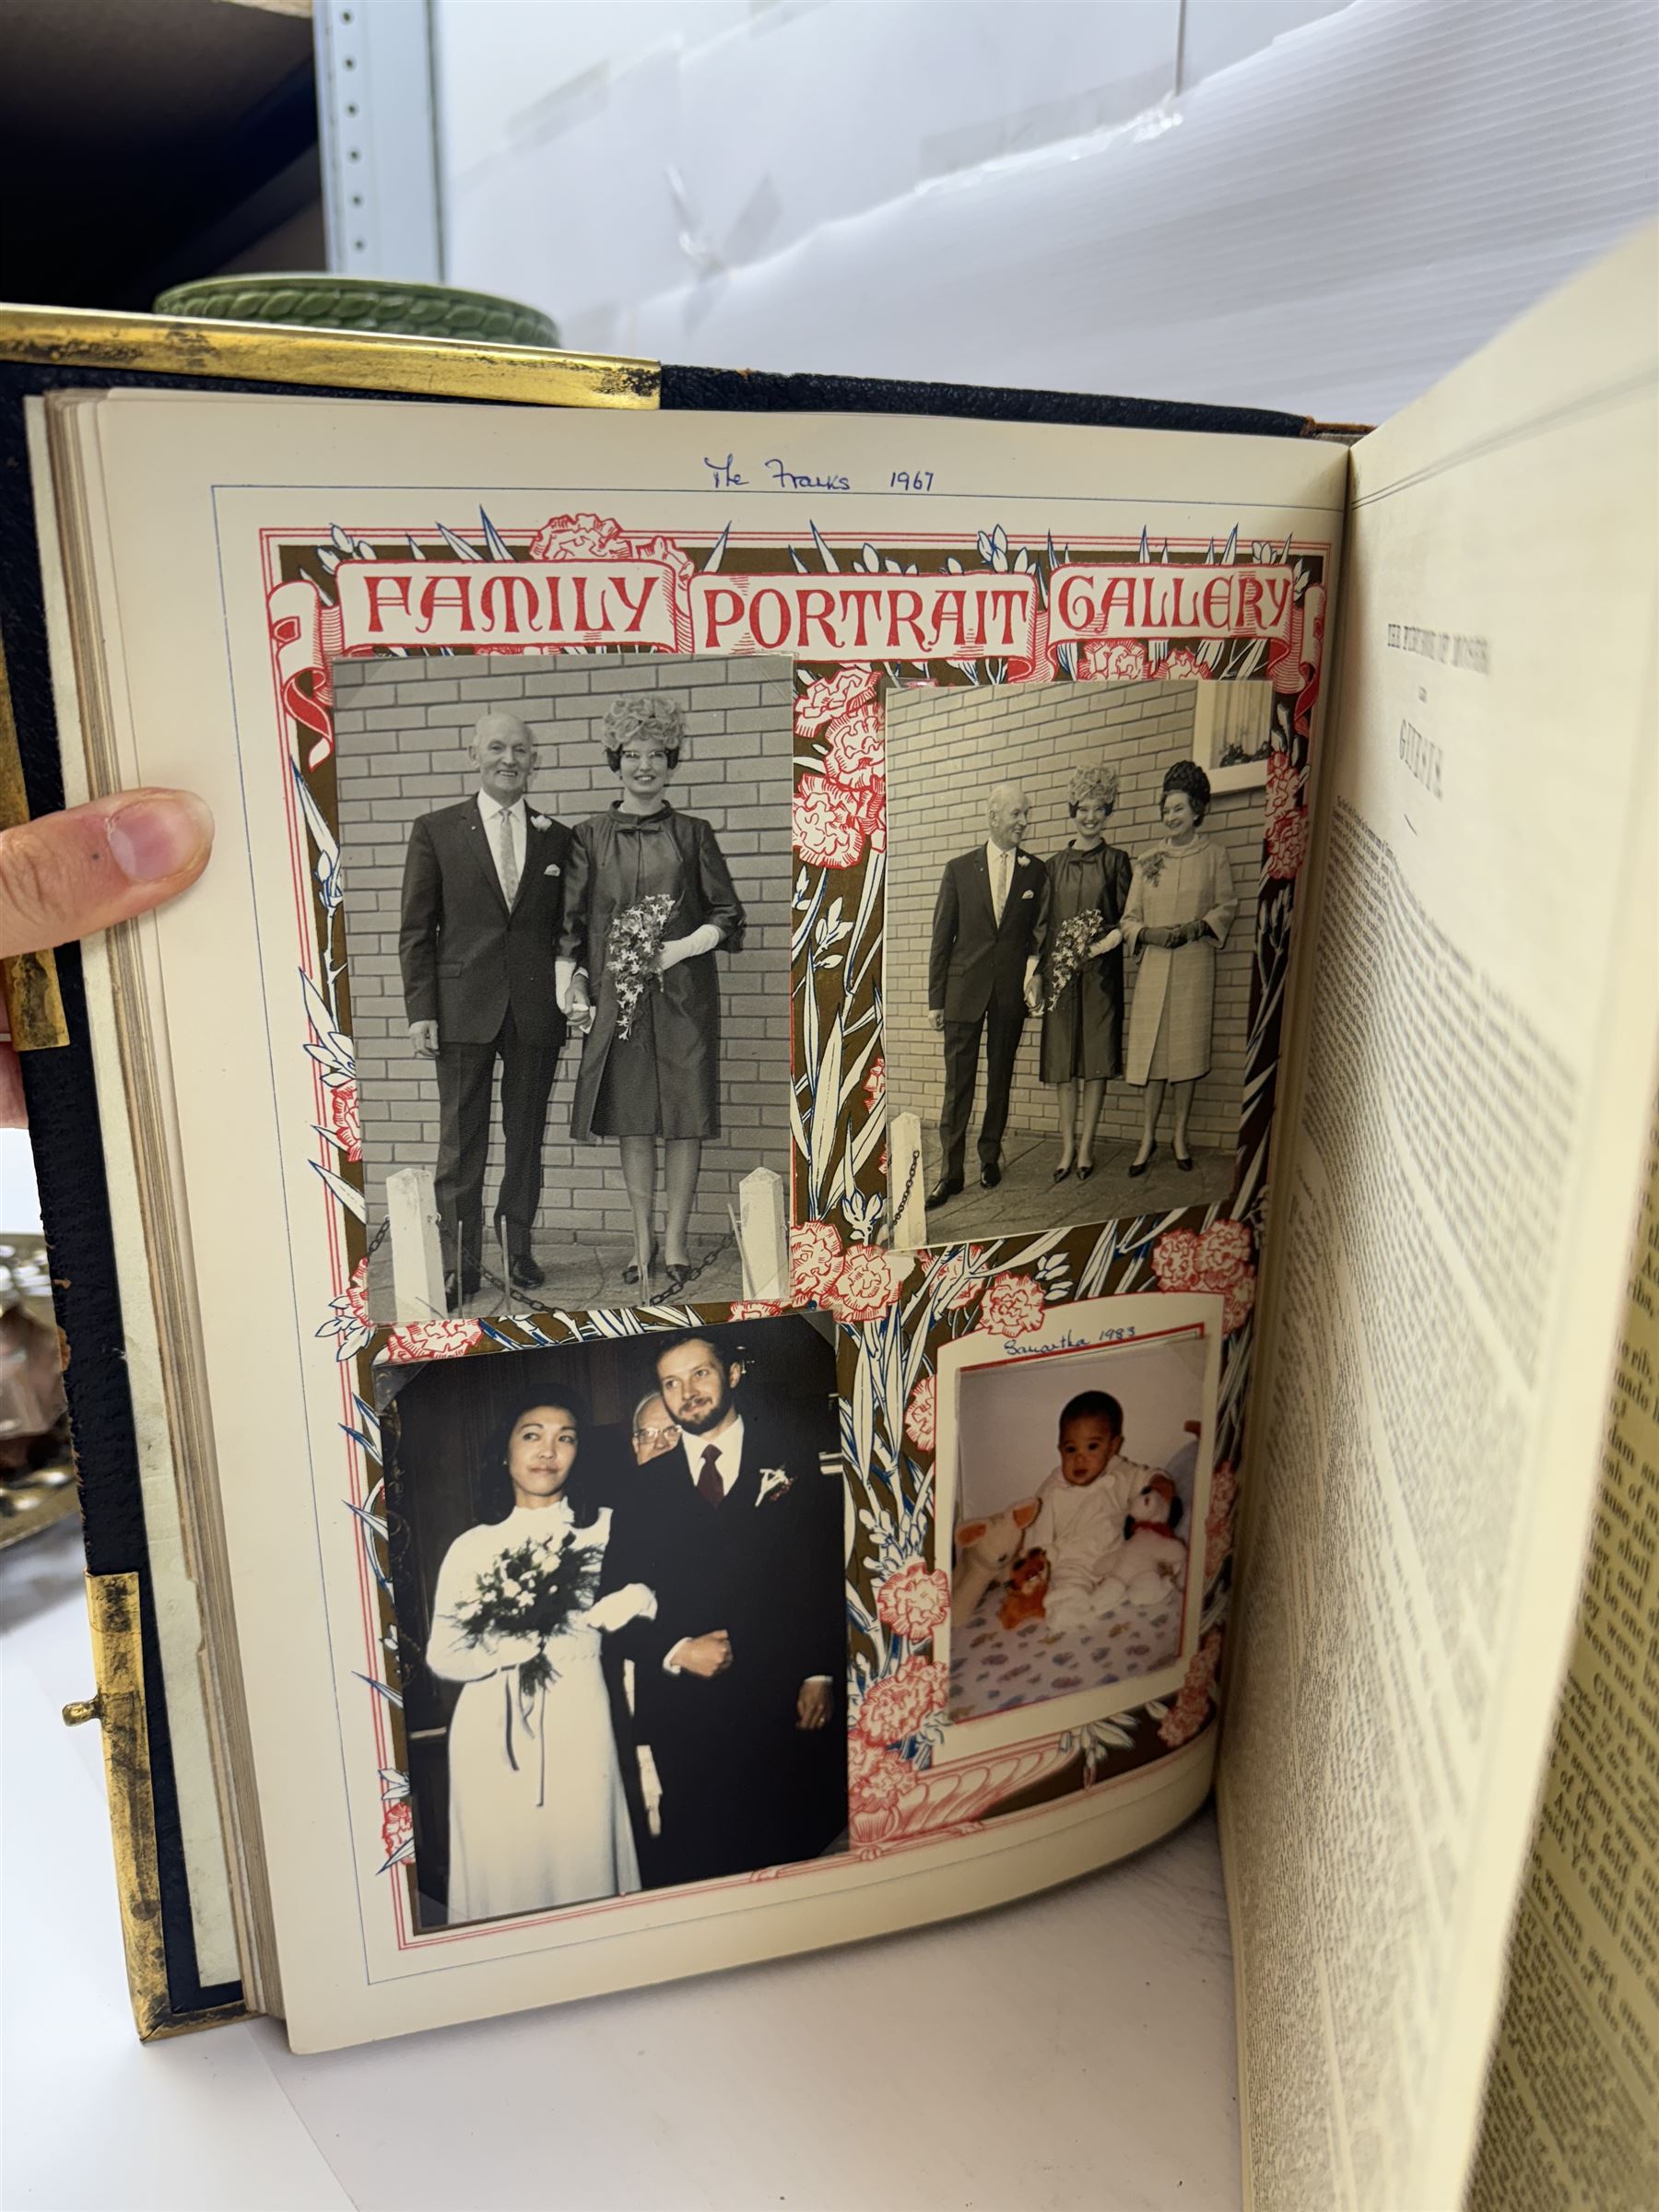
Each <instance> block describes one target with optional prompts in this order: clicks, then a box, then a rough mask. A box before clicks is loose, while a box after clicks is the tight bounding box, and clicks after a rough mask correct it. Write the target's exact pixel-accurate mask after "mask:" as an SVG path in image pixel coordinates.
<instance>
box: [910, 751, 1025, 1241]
mask: <svg viewBox="0 0 1659 2212" xmlns="http://www.w3.org/2000/svg"><path fill="white" fill-rule="evenodd" d="M985 818H986V826H987V829H988V830H989V835H988V836H987V838H986V841H985V842H984V843H983V844H982V845H976V846H975V847H974V849H973V851H972V852H971V853H960V854H959V855H958V857H957V858H956V859H955V860H951V861H947V863H946V864H945V873H944V875H943V877H941V878H940V881H939V895H938V898H937V899H936V900H935V903H934V920H933V945H932V948H931V950H930V952H929V955H928V961H927V1013H928V1019H929V1020H930V1021H931V1022H932V1023H933V1026H934V1028H935V1030H939V1031H940V1032H941V1033H942V1034H943V1036H944V1039H945V1100H944V1104H943V1105H942V1106H941V1108H940V1110H939V1143H940V1147H941V1149H942V1151H943V1153H944V1160H943V1163H942V1165H941V1167H940V1171H939V1180H938V1182H936V1183H935V1185H934V1187H933V1189H932V1190H931V1191H929V1192H928V1194H927V1204H928V1205H929V1206H944V1205H945V1204H946V1203H947V1201H948V1200H949V1199H952V1198H954V1197H955V1196H956V1194H957V1193H958V1192H959V1190H960V1189H961V1187H962V1169H963V1162H964V1159H965V1156H966V1153H967V1148H968V1118H969V1116H970V1114H971V1112H972V1111H973V1092H974V1086H975V1085H976V1084H977V1082H978V1080H979V1065H980V1041H981V1039H982V1038H983V1040H984V1046H985V1110H984V1114H983V1116H982V1120H981V1122H980V1134H979V1158H980V1182H982V1184H983V1185H984V1187H985V1189H986V1190H988V1191H989V1190H994V1189H995V1187H996V1185H997V1184H998V1183H999V1182H1001V1181H1002V1140H1003V1131H1004V1130H1005V1129H1006V1127H1007V1123H1008V1091H1009V1088H1010V1087H1011V1085H1012V1083H1013V1081H1014V1059H1015V1055H1016V1053H1018V1050H1019V1039H1020V1033H1021V1031H1022V1030H1024V1028H1025V1018H1026V1016H1027V1014H1028V1013H1031V1014H1035V1013H1037V1012H1038V1011H1039V1010H1040V1009H1041V1003H1042V1002H1041V993H1040V989H1039V985H1038V981H1037V963H1038V960H1039V959H1040V958H1041V952H1042V946H1043V940H1044V938H1045V937H1046V935H1047V934H1048V908H1049V890H1048V871H1047V869H1046V868H1045V867H1044V866H1043V865H1042V863H1041V861H1040V860H1039V859H1038V858H1037V856H1036V854H1035V853H1026V852H1023V851H1022V850H1021V849H1020V842H1019V841H1020V839H1021V838H1022V837H1023V836H1024V835H1025V830H1026V824H1027V823H1028V822H1029V821H1030V818H1031V802H1030V798H1029V797H1028V796H1027V794H1025V792H1024V791H1022V790H1021V789H1020V787H1019V785H1018V783H998V784H995V785H994V787H993V788H992V790H991V792H990V794H989V795H988V796H987V799H986V802H985Z"/></svg>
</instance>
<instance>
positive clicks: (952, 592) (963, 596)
mask: <svg viewBox="0 0 1659 2212" xmlns="http://www.w3.org/2000/svg"><path fill="white" fill-rule="evenodd" d="M933 614H934V644H933V649H934V652H935V653H943V652H944V650H945V625H946V623H947V622H948V623H949V624H950V626H951V641H952V642H953V643H954V644H956V645H957V646H959V647H960V646H963V645H965V644H966V643H967V639H966V637H965V636H964V634H963V633H964V631H965V630H966V629H967V627H968V594H967V593H966V592H965V591H964V590H962V589H961V588H960V587H959V585H955V584H953V585H952V586H951V587H950V589H949V590H948V591H944V592H941V593H940V594H939V595H938V597H937V598H936V599H935V601H934V610H933Z"/></svg>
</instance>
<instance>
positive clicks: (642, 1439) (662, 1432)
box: [633, 1421, 679, 1444]
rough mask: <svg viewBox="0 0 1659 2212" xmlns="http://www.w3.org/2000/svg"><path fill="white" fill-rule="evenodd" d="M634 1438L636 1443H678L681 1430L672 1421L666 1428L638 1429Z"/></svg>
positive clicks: (634, 1433)
mask: <svg viewBox="0 0 1659 2212" xmlns="http://www.w3.org/2000/svg"><path fill="white" fill-rule="evenodd" d="M633 1440H634V1442H635V1443H636V1444H677V1443H678V1441H679V1430H677V1428H676V1427H675V1426H674V1424H673V1422H672V1421H670V1422H669V1424H668V1426H667V1427H666V1428H665V1429H636V1430H634V1432H633Z"/></svg>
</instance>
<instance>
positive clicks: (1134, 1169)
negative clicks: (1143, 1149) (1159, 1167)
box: [1129, 1145, 1158, 1175]
mask: <svg viewBox="0 0 1659 2212" xmlns="http://www.w3.org/2000/svg"><path fill="white" fill-rule="evenodd" d="M1157 1158H1158V1147H1157V1146H1156V1145H1153V1146H1152V1147H1150V1149H1149V1150H1148V1151H1147V1157H1146V1159H1132V1160H1131V1161H1130V1163H1129V1172H1130V1174H1131V1175H1144V1174H1145V1173H1146V1171H1147V1169H1148V1168H1149V1167H1150V1166H1151V1165H1152V1162H1153V1161H1154V1160H1155V1159H1157Z"/></svg>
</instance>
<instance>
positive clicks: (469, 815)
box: [398, 713, 571, 1312]
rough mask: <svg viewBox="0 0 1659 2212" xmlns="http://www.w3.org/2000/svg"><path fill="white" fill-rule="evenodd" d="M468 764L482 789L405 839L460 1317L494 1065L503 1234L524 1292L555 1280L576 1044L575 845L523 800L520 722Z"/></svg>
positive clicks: (406, 955)
mask: <svg viewBox="0 0 1659 2212" xmlns="http://www.w3.org/2000/svg"><path fill="white" fill-rule="evenodd" d="M468 752H469V758H470V759H471V760H472V763H473V766H474V767H475V769H476V770H477V776H478V788H477V791H476V792H475V793H474V794H473V795H472V797H470V798H467V799H463V800H462V802H461V804H460V805H459V806H441V807H439V808H438V809H437V810H436V812H434V813H432V814H426V815H422V816H421V817H420V818H419V820H418V821H417V823H416V824H415V827H414V829H413V830H411V831H410V833H409V847H408V852H407V854H406V858H405V862H404V879H403V919H402V927H401V930H400V933H399V935H398V955H399V959H400V961H401V964H402V968H403V986H404V1006H405V1011H406V1015H407V1017H408V1023H409V1037H410V1041H412V1043H413V1044H414V1047H415V1049H416V1051H417V1052H418V1053H422V1054H424V1055H425V1057H427V1058H428V1059H430V1060H435V1061H436V1062H437V1064H438V1112H439V1137H438V1174H437V1199H438V1219H439V1224H440V1229H441V1235H442V1240H443V1264H444V1269H445V1289H446V1292H447V1295H448V1300H449V1307H450V1311H451V1312H458V1311H459V1310H460V1308H461V1307H462V1306H464V1305H465V1302H466V1300H468V1299H470V1298H473V1297H475V1296H476V1295H477V1289H478V1284H479V1277H480V1268H481V1265H482V1247H483V1222H484V1165H485V1159H486V1157H487V1155H488V1149H489V1099H490V1088H491V1085H492V1082H493V1079H494V1075H495V1066H496V1062H497V1061H498V1060H499V1061H500V1064H501V1123H502V1134H503V1136H504V1138H505V1142H506V1160H505V1163H504V1166H503V1168H502V1172H501V1187H500V1193H499V1194H498V1196H497V1200H496V1212H495V1221H496V1227H497V1230H498V1232H499V1233H502V1234H504V1238H505V1241H506V1246H507V1265H508V1275H509V1277H510V1280H511V1287H512V1289H514V1290H515V1291H526V1292H528V1291H532V1290H535V1288H538V1287H539V1285H540V1284H541V1282H542V1280H543V1276H542V1271H541V1269H540V1267H538V1266H537V1265H536V1263H535V1258H534V1256H533V1255H532V1252H531V1238H532V1232H533V1230H534V1228H535V1216H536V1211H537V1208H538V1207H539V1206H540V1204H541V1175H542V1168H541V1160H542V1137H543V1135H544V1132H545V1130H546V1127H547V1099H548V1096H549V1094H550V1093H551V1091H552V1088H553V1071H554V1069H555V1067H556V1066H557V1065H558V1062H559V1047H560V1046H561V1045H562V1044H563V1042H564V1039H565V1019H564V1016H563V1015H562V1014H561V1013H560V1012H559V1007H558V1004H557V1002H556V1000H555V998H554V990H553V982H554V979H553V964H554V957H555V954H556V953H557V950H558V947H559V924H560V922H561V920H562V918H563V912H564V869H565V862H566V859H567V857H568V855H569V853H570V849H571V832H570V830H567V829H566V827H565V825H564V824H563V823H562V822H556V821H554V820H552V819H551V818H550V817H548V816H547V815H544V814H539V813H537V812H536V811H535V809H534V808H533V807H532V806H529V805H528V804H527V802H526V797H525V794H526V793H527V791H528V789H529V784H530V778H531V775H532V773H533V772H534V771H535V739H534V738H533V737H532V736H531V735H530V733H529V731H528V730H527V729H526V728H525V726H524V724H523V723H522V722H521V721H520V720H519V718H518V716H517V715H516V714H506V713H488V714H485V715H483V716H482V717H481V718H480V719H479V721H478V722H477V724H475V725H474V728H473V733H472V741H471V744H470V747H469V748H468Z"/></svg>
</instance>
